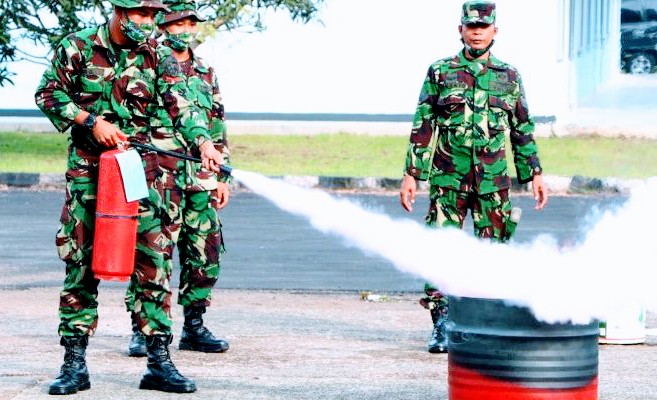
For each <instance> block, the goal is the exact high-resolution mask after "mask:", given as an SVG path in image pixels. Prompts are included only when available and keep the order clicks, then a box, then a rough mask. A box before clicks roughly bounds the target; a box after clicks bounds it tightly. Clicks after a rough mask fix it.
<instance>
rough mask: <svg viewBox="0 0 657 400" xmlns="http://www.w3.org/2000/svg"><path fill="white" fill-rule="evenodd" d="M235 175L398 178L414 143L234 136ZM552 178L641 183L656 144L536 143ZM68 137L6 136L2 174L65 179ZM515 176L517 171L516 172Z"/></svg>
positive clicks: (652, 166) (655, 166) (1, 139)
mask: <svg viewBox="0 0 657 400" xmlns="http://www.w3.org/2000/svg"><path fill="white" fill-rule="evenodd" d="M230 140H231V153H232V154H231V158H232V161H233V166H234V167H235V168H239V169H243V170H248V171H253V172H258V173H261V174H264V175H268V176H277V175H320V176H352V177H366V176H373V177H387V178H399V177H400V176H401V171H402V168H403V164H404V158H405V154H406V147H407V142H408V138H407V137H402V136H367V135H352V134H344V133H339V134H325V135H312V136H301V135H288V136H281V135H234V136H232V137H231V138H230ZM537 143H538V147H539V154H540V157H541V162H542V164H543V167H544V170H545V173H546V174H548V175H562V176H571V175H582V176H587V177H599V178H604V177H618V178H622V179H629V178H637V179H643V178H647V177H649V176H652V175H654V171H657V141H655V140H649V139H638V138H636V139H634V138H632V139H628V138H604V137H596V136H587V137H566V138H537ZM66 149H67V135H65V134H58V133H26V132H0V171H2V172H36V173H43V172H45V173H63V172H64V171H65V169H66V154H67V150H66ZM511 171H512V173H514V170H513V167H511Z"/></svg>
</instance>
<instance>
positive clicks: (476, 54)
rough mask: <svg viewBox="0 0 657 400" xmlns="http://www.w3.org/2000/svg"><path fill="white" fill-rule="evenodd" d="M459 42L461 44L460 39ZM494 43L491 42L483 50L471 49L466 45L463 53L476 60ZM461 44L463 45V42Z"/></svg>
mask: <svg viewBox="0 0 657 400" xmlns="http://www.w3.org/2000/svg"><path fill="white" fill-rule="evenodd" d="M461 41H462V42H463V40H462V39H461ZM494 43H495V41H494V40H493V41H492V42H490V44H489V45H488V46H487V47H486V48H485V49H473V48H472V47H470V46H468V45H467V44H466V45H465V51H467V52H468V54H469V55H470V57H472V58H474V59H477V58H479V57H481V56H483V55H484V54H486V52H487V51H488V50H490V48H491V47H493V44H494ZM463 44H465V42H463Z"/></svg>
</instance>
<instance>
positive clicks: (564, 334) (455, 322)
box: [448, 297, 599, 400]
mask: <svg viewBox="0 0 657 400" xmlns="http://www.w3.org/2000/svg"><path fill="white" fill-rule="evenodd" d="M598 334H599V329H598V322H597V321H592V322H591V323H590V324H586V325H575V324H568V323H567V324H562V323H560V324H548V323H546V322H542V321H539V320H537V319H536V318H535V317H534V315H533V314H532V313H531V311H530V310H529V309H528V308H526V307H516V306H509V305H506V304H505V303H504V301H502V300H497V299H480V298H468V297H461V298H458V297H450V308H449V321H448V335H449V350H448V368H449V371H448V380H449V399H450V400H521V399H522V400H538V399H541V400H547V399H550V400H596V399H597V398H598Z"/></svg>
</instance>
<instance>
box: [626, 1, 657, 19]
mask: <svg viewBox="0 0 657 400" xmlns="http://www.w3.org/2000/svg"><path fill="white" fill-rule="evenodd" d="M647 21H657V0H622V2H621V24H631V23H636V22H647Z"/></svg>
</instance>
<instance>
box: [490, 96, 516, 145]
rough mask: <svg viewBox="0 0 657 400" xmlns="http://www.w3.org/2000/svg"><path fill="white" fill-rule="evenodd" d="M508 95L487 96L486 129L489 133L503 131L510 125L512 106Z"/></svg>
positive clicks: (494, 133)
mask: <svg viewBox="0 0 657 400" xmlns="http://www.w3.org/2000/svg"><path fill="white" fill-rule="evenodd" d="M511 104H512V102H511V101H510V99H509V98H508V96H499V95H489V96H488V129H489V131H490V132H489V135H490V136H495V135H498V134H500V133H504V132H505V131H506V130H508V129H509V128H510V126H511V122H510V121H511V116H512V112H513V108H512V107H511Z"/></svg>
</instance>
